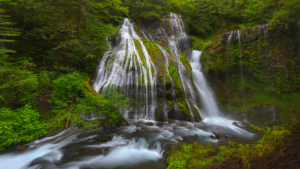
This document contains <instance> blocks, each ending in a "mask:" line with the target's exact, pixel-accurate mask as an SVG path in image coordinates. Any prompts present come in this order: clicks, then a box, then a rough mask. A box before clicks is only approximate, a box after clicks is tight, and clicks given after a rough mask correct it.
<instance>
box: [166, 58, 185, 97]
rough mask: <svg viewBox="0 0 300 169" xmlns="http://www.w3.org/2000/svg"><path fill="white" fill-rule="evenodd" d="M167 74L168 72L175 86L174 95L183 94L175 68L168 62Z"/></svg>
mask: <svg viewBox="0 0 300 169" xmlns="http://www.w3.org/2000/svg"><path fill="white" fill-rule="evenodd" d="M169 72H170V76H171V77H172V79H173V81H174V83H175V85H176V88H177V90H176V95H178V96H179V95H181V94H182V93H183V92H184V89H183V86H182V84H181V80H180V78H179V74H178V72H177V70H176V68H175V66H174V65H173V63H172V62H170V64H169Z"/></svg>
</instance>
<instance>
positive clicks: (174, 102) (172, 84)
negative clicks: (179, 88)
mask: <svg viewBox="0 0 300 169" xmlns="http://www.w3.org/2000/svg"><path fill="white" fill-rule="evenodd" d="M156 45H157V46H158V48H159V49H160V51H161V52H162V54H163V55H164V57H165V69H166V71H167V74H166V75H165V76H164V83H166V80H165V79H166V76H168V78H169V80H170V82H171V92H172V99H173V108H174V111H175V119H178V112H179V106H178V104H177V101H176V92H175V85H174V81H173V79H172V77H171V76H170V72H169V58H171V56H170V55H169V53H168V52H167V51H166V50H165V49H164V48H163V47H161V46H160V45H158V44H156ZM165 87H166V86H165ZM163 106H164V107H163V108H164V109H165V106H166V107H167V103H166V101H165V102H164V105H163ZM164 114H165V122H167V120H168V119H167V118H168V115H167V112H164Z"/></svg>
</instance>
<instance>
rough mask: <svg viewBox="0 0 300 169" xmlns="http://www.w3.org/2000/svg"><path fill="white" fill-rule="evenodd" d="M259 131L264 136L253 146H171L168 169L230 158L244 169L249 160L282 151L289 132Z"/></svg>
mask: <svg viewBox="0 0 300 169" xmlns="http://www.w3.org/2000/svg"><path fill="white" fill-rule="evenodd" d="M253 127H254V126H253ZM254 128H257V127H254ZM259 130H260V131H261V130H263V131H264V132H265V135H264V136H263V138H261V139H260V140H258V141H257V142H255V143H253V145H249V144H247V145H242V144H238V143H233V142H231V141H229V142H228V146H219V147H214V146H212V145H211V144H207V145H206V146H204V145H202V144H200V143H194V144H181V143H178V146H173V147H172V148H171V150H170V151H169V152H168V158H167V162H168V163H169V166H168V169H173V168H183V169H184V168H192V167H204V166H207V165H214V164H217V163H220V162H224V161H226V160H228V159H229V158H231V157H237V158H239V159H240V160H241V162H242V163H243V164H244V165H245V167H247V168H249V167H250V164H249V161H248V159H249V158H252V157H261V156H263V155H265V154H268V153H271V152H273V151H274V150H275V148H278V147H280V148H281V149H282V150H283V149H284V145H283V144H282V143H283V142H282V139H283V137H284V136H285V135H286V134H289V133H290V131H289V130H286V129H285V127H282V126H281V127H280V126H273V127H272V128H271V127H268V128H266V129H259Z"/></svg>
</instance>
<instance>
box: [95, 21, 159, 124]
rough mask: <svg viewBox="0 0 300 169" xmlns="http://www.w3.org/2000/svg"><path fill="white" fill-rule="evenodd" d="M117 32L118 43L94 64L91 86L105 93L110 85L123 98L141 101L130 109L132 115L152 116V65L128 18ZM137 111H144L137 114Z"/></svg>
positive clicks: (153, 93)
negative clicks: (132, 110) (142, 113)
mask: <svg viewBox="0 0 300 169" xmlns="http://www.w3.org/2000/svg"><path fill="white" fill-rule="evenodd" d="M120 33H121V35H120V37H116V39H119V40H118V43H117V44H115V46H114V47H113V48H109V49H110V50H108V51H107V52H106V53H105V54H104V56H103V57H102V59H101V60H100V62H99V64H98V67H97V69H96V71H95V78H94V79H93V82H94V89H95V90H96V91H97V92H99V93H102V94H105V93H106V92H107V89H108V88H109V87H110V85H111V84H114V85H115V87H114V88H113V90H117V91H118V92H120V93H125V97H131V98H134V99H135V101H137V102H144V106H142V107H135V108H134V111H135V112H136V114H135V116H136V118H148V119H155V112H154V111H155V108H156V92H155V91H156V90H155V88H156V78H155V77H156V69H155V66H154V64H153V62H152V59H151V57H150V56H149V54H148V52H147V49H146V47H145V46H144V44H143V42H142V41H141V38H140V37H139V36H138V35H137V34H136V32H135V30H134V29H133V26H132V25H131V23H130V21H129V19H127V18H126V19H124V22H123V25H122V26H121V28H120ZM137 46H138V47H139V48H138V47H137ZM132 88H135V90H132ZM150 102H151V103H150ZM149 103H150V104H149ZM139 112H145V114H144V115H140V114H139Z"/></svg>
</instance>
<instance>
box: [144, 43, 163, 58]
mask: <svg viewBox="0 0 300 169" xmlns="http://www.w3.org/2000/svg"><path fill="white" fill-rule="evenodd" d="M143 44H144V45H145V47H146V48H147V51H148V52H149V54H150V56H151V57H153V58H154V59H155V61H156V62H158V55H159V54H161V52H160V49H159V48H158V46H157V45H156V42H155V41H150V40H143Z"/></svg>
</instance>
